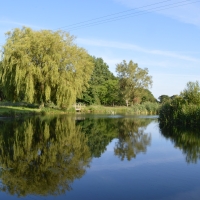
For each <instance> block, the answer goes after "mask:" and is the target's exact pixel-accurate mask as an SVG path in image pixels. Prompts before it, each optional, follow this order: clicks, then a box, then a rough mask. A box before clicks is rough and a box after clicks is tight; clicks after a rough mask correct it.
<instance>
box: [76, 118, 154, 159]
mask: <svg viewBox="0 0 200 200" xmlns="http://www.w3.org/2000/svg"><path fill="white" fill-rule="evenodd" d="M150 122H152V119H144V118H143V119H142V118H141V119H138V118H134V119H133V118H118V119H111V118H107V119H105V118H97V119H92V118H90V119H87V120H84V121H81V122H77V123H78V124H80V125H81V126H82V131H83V132H84V133H85V135H87V137H88V146H89V148H90V151H91V154H92V156H93V157H100V156H101V154H102V153H103V152H104V151H105V150H106V146H107V145H108V144H109V143H110V142H111V141H112V140H113V139H114V138H118V142H117V143H116V144H115V148H114V152H115V155H117V156H118V157H119V158H120V159H121V160H124V158H127V159H128V160H131V158H135V157H136V155H137V154H138V153H139V152H145V151H146V147H147V146H148V145H150V141H151V136H150V135H149V134H147V133H144V130H145V128H146V126H147V125H148V124H149V123H150Z"/></svg>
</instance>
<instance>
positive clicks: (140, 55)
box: [0, 0, 200, 98]
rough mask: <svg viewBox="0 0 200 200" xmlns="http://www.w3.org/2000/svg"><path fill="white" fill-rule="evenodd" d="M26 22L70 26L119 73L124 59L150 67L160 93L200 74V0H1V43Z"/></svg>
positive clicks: (35, 25) (79, 41)
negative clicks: (11, 31) (117, 69)
mask: <svg viewBox="0 0 200 200" xmlns="http://www.w3.org/2000/svg"><path fill="white" fill-rule="evenodd" d="M22 26H26V27H30V28H32V29H34V30H41V29H48V30H52V31H57V30H63V31H66V32H69V33H70V34H71V35H74V36H75V37H76V39H75V43H76V44H77V45H78V46H80V47H83V48H85V49H86V50H87V51H88V53H89V54H90V55H92V56H95V57H98V58H99V57H101V58H103V60H104V62H106V63H107V64H108V66H109V69H110V71H111V72H113V73H114V74H115V75H116V72H115V68H116V64H119V63H121V62H122V61H123V60H126V61H127V62H129V61H130V60H132V61H133V62H135V63H138V66H139V67H140V68H143V69H144V68H148V71H149V75H151V76H152V80H153V85H152V87H151V88H150V91H151V92H152V93H153V95H154V96H155V97H156V98H158V97H159V96H160V95H169V96H172V95H176V94H180V92H181V91H182V90H184V89H185V88H186V84H187V82H189V81H192V82H194V81H199V79H200V0H143V1H138V0H84V1H83V0H73V1H66V0H56V1H55V0H34V1H27V0H17V1H14V0H6V1H2V2H1V7H0V45H3V44H5V42H6V37H5V32H7V31H10V30H13V29H14V28H21V27H22Z"/></svg>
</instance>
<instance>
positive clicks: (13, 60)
mask: <svg viewBox="0 0 200 200" xmlns="http://www.w3.org/2000/svg"><path fill="white" fill-rule="evenodd" d="M6 35H7V37H8V38H7V41H6V44H5V45H4V46H3V54H2V55H3V57H2V65H3V66H2V69H1V71H2V75H1V83H2V84H3V86H4V93H5V95H6V97H7V98H8V100H12V101H21V100H23V101H26V102H30V103H33V102H34V103H41V102H48V101H52V102H54V103H55V104H57V105H64V106H69V105H71V104H72V103H73V102H75V100H76V97H78V96H80V95H81V94H82V91H84V90H85V89H86V88H87V86H88V81H89V79H90V76H91V73H92V70H93V62H92V60H91V58H90V56H89V55H88V53H87V52H86V51H85V50H84V49H83V48H80V47H78V46H77V45H75V44H74V42H73V41H74V37H73V36H71V35H69V34H68V33H66V32H63V31H56V32H53V31H50V30H41V31H34V30H32V29H30V28H26V27H24V28H22V29H18V28H16V29H14V30H13V31H12V32H8V33H6Z"/></svg>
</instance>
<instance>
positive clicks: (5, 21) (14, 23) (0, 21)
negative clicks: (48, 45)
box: [0, 19, 41, 29]
mask: <svg viewBox="0 0 200 200" xmlns="http://www.w3.org/2000/svg"><path fill="white" fill-rule="evenodd" d="M0 24H5V25H7V24H12V25H15V26H26V27H31V28H36V29H41V27H39V26H35V25H32V24H26V23H22V22H15V21H12V20H7V19H6V20H5V19H3V20H2V19H1V20H0Z"/></svg>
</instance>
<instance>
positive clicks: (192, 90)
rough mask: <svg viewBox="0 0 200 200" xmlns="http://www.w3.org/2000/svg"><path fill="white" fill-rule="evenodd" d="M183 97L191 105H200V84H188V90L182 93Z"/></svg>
mask: <svg viewBox="0 0 200 200" xmlns="http://www.w3.org/2000/svg"><path fill="white" fill-rule="evenodd" d="M181 96H182V97H183V98H184V99H185V100H186V101H187V102H188V103H189V104H195V105H200V86H199V82H198V81H196V82H188V83H187V86H186V88H185V89H184V90H183V91H182V92H181Z"/></svg>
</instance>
